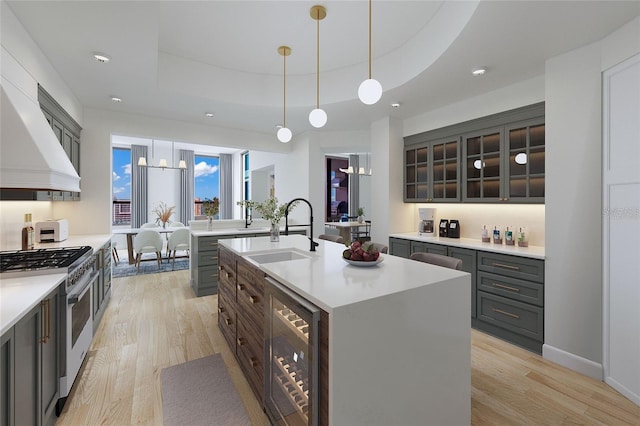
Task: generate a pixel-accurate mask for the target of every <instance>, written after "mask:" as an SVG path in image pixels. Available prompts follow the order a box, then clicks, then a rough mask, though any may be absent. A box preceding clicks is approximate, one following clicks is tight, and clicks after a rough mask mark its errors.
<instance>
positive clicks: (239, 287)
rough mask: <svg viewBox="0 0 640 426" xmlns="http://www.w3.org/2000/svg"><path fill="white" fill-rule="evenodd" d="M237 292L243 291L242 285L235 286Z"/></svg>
mask: <svg viewBox="0 0 640 426" xmlns="http://www.w3.org/2000/svg"><path fill="white" fill-rule="evenodd" d="M236 287H237V289H238V291H243V290H244V284H238V285H237V286H236Z"/></svg>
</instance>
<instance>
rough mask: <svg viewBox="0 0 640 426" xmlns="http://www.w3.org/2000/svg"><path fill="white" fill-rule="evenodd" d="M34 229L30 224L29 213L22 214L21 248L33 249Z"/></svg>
mask: <svg viewBox="0 0 640 426" xmlns="http://www.w3.org/2000/svg"><path fill="white" fill-rule="evenodd" d="M35 237H36V231H35V229H33V225H32V224H31V213H25V215H24V227H23V228H22V250H33V247H34V244H35Z"/></svg>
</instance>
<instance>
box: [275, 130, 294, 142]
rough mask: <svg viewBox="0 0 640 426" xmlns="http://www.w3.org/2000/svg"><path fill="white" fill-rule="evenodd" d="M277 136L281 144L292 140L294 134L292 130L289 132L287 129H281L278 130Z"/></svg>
mask: <svg viewBox="0 0 640 426" xmlns="http://www.w3.org/2000/svg"><path fill="white" fill-rule="evenodd" d="M277 136H278V140H279V141H280V142H282V143H287V142H289V141H290V140H291V137H292V136H293V133H291V130H289V129H288V128H287V127H281V128H279V129H278V133H277Z"/></svg>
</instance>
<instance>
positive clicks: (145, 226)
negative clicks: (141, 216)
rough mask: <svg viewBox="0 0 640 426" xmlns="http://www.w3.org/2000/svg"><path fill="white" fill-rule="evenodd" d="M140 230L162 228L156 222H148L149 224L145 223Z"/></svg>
mask: <svg viewBox="0 0 640 426" xmlns="http://www.w3.org/2000/svg"><path fill="white" fill-rule="evenodd" d="M140 228H144V229H148V228H160V225H158V224H157V223H155V222H147V223H143V224H142V226H140Z"/></svg>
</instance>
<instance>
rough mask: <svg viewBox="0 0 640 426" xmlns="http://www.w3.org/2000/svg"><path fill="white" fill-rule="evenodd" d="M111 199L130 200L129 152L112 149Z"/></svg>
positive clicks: (128, 150)
mask: <svg viewBox="0 0 640 426" xmlns="http://www.w3.org/2000/svg"><path fill="white" fill-rule="evenodd" d="M112 188H113V189H112V190H113V198H114V199H117V200H130V199H131V150H130V149H121V148H113V184H112Z"/></svg>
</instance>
